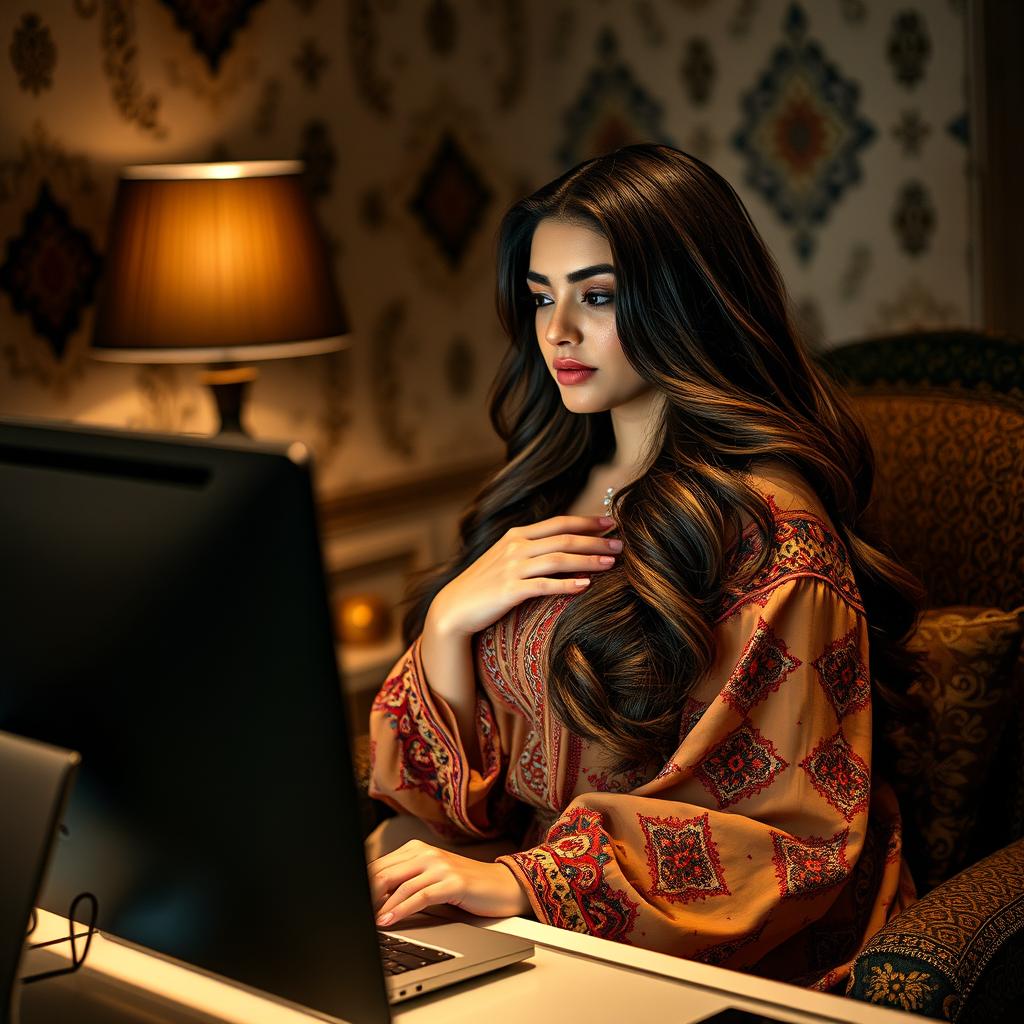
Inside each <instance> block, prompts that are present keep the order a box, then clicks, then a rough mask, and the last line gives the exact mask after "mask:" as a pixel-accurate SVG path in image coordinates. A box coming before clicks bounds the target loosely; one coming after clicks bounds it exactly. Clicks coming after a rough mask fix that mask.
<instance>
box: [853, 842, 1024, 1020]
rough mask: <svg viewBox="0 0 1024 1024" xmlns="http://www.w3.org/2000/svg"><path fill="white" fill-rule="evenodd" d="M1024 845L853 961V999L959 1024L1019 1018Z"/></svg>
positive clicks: (963, 880) (944, 893) (924, 902)
mask: <svg viewBox="0 0 1024 1024" xmlns="http://www.w3.org/2000/svg"><path fill="white" fill-rule="evenodd" d="M1022 977H1024V839H1022V840H1018V841H1017V842H1016V843H1013V844H1011V845H1010V846H1008V847H1006V848H1004V849H1002V850H999V851H998V852H997V853H994V854H992V855H991V856H990V857H986V858H985V859H984V860H981V861H979V862H978V863H977V864H973V865H972V866H971V867H969V868H967V869H966V870H964V871H961V872H960V874H958V875H956V876H955V877H954V878H951V879H949V881H947V882H944V883H943V884H942V885H940V886H939V887H938V888H937V889H934V890H932V892H930V893H929V894H928V895H927V896H925V897H924V898H923V899H920V900H918V901H917V903H915V904H913V905H912V906H911V907H909V908H908V909H907V910H904V911H903V913H901V914H899V915H898V916H897V917H895V918H893V920H892V921H890V922H889V923H888V924H887V925H886V926H885V927H884V928H882V929H881V931H879V932H877V933H876V934H875V935H874V937H873V938H872V939H871V941H870V942H869V943H868V944H867V946H866V947H865V948H864V949H863V950H862V951H861V952H860V954H859V955H858V956H857V959H856V960H855V961H854V964H853V970H852V972H851V975H850V981H849V984H848V986H847V990H846V993H847V995H850V996H853V997H855V998H857V999H862V1000H864V1001H866V1002H871V1003H879V1004H881V1005H884V1006H891V1007H895V1008H896V1009H900V1010H909V1011H911V1012H914V1013H918V1014H921V1015H923V1016H927V1017H937V1018H939V1019H943V1020H951V1021H958V1022H959V1024H967V1022H968V1021H971V1022H973V1021H1001V1020H1017V1019H1019V1004H1016V1005H1015V1000H1016V998H1017V997H1018V996H1019V995H1020V994H1021V990H1022V985H1021V978H1022Z"/></svg>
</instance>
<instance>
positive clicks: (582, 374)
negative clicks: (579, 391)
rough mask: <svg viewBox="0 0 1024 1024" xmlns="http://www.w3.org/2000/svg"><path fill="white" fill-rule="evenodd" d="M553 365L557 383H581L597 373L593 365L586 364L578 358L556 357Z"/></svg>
mask: <svg viewBox="0 0 1024 1024" xmlns="http://www.w3.org/2000/svg"><path fill="white" fill-rule="evenodd" d="M553 365H554V369H555V378H556V379H557V380H558V383H559V384H582V383H583V382H584V381H585V380H589V379H590V377H591V376H592V375H593V374H595V373H597V370H596V369H595V368H594V367H593V366H587V364H586V363H581V362H580V361H579V360H578V359H556V360H555V361H554V364H553Z"/></svg>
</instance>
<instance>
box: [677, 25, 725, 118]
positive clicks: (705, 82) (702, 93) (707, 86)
mask: <svg viewBox="0 0 1024 1024" xmlns="http://www.w3.org/2000/svg"><path fill="white" fill-rule="evenodd" d="M716 71H717V68H716V67H715V58H714V56H713V55H712V53H711V45H710V44H709V43H708V41H707V40H706V39H704V38H702V37H700V36H694V37H693V39H691V40H690V41H689V42H688V43H687V44H686V53H685V56H684V57H683V63H682V65H681V66H680V68H679V74H680V76H681V77H682V79H683V85H684V87H685V88H686V94H687V95H688V96H689V97H690V101H691V102H692V103H694V104H695V105H696V106H698V107H701V106H704V104H705V103H707V101H708V100H709V99H710V97H711V89H712V86H714V84H715V74H716Z"/></svg>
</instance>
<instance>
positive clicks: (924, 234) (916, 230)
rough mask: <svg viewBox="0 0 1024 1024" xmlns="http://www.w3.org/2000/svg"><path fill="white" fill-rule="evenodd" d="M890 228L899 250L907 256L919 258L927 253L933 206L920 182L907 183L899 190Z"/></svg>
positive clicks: (933, 223) (929, 242)
mask: <svg viewBox="0 0 1024 1024" xmlns="http://www.w3.org/2000/svg"><path fill="white" fill-rule="evenodd" d="M892 226H893V230H894V231H895V232H896V237H897V238H898V239H899V241H900V248H901V249H902V250H903V251H904V252H905V253H907V254H908V255H909V256H920V255H921V254H922V253H924V252H927V251H928V246H929V245H930V244H931V240H932V232H933V231H934V230H935V206H934V205H933V204H932V201H931V197H930V196H929V195H928V190H927V189H926V188H925V187H924V185H923V184H922V183H921V182H919V181H908V182H907V183H906V184H905V185H904V186H903V188H901V189H900V193H899V196H898V197H897V199H896V209H895V210H894V211H893V215H892Z"/></svg>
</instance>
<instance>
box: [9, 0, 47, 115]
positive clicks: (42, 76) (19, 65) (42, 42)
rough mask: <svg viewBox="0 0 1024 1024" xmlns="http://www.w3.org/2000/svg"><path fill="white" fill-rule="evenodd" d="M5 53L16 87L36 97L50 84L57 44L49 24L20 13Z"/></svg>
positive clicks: (38, 18) (37, 17) (34, 15)
mask: <svg viewBox="0 0 1024 1024" xmlns="http://www.w3.org/2000/svg"><path fill="white" fill-rule="evenodd" d="M8 52H9V53H10V57H11V65H12V66H13V67H14V71H15V74H17V76H18V85H19V87H20V88H22V89H24V90H25V91H26V92H31V93H32V95H33V96H38V95H39V93H40V92H41V91H42V90H43V89H49V88H50V87H51V86H52V85H53V69H54V66H55V65H56V63H57V47H56V46H55V45H54V42H53V35H52V34H51V33H50V28H49V26H48V25H44V24H43V22H42V20H41V19H40V17H39V15H38V14H23V15H22V17H21V22H20V23H19V24H18V27H17V28H16V29H15V30H14V36H13V38H12V39H11V48H10V50H9V51H8Z"/></svg>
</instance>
